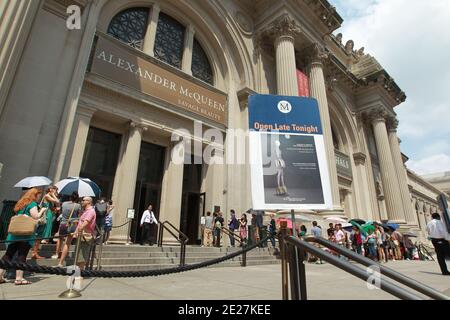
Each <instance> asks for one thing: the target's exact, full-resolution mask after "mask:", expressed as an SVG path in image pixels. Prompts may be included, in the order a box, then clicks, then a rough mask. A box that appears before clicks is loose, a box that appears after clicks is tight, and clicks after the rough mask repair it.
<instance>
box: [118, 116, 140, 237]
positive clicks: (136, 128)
mask: <svg viewBox="0 0 450 320" xmlns="http://www.w3.org/2000/svg"><path fill="white" fill-rule="evenodd" d="M144 130H147V128H146V127H144V126H141V125H139V124H137V123H135V122H131V123H130V128H129V133H128V141H127V143H126V146H125V148H124V153H123V156H122V158H121V160H122V161H121V164H120V166H121V168H122V169H121V172H120V186H119V192H117V193H116V194H115V199H113V201H114V203H115V205H116V207H115V210H114V224H115V225H122V224H124V223H125V222H127V221H128V218H127V209H128V208H133V206H134V193H135V189H136V178H137V173H138V166H139V156H140V150H141V141H142V133H143V131H144ZM136 216H137V213H136ZM127 233H128V228H117V229H112V231H111V239H112V240H115V241H118V240H119V241H126V240H127V237H128V234H127Z"/></svg>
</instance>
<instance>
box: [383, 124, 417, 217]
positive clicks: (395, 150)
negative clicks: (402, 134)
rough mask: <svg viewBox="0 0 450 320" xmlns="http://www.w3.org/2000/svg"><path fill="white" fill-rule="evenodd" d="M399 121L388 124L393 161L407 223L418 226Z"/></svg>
mask: <svg viewBox="0 0 450 320" xmlns="http://www.w3.org/2000/svg"><path fill="white" fill-rule="evenodd" d="M397 126H398V121H397V120H395V119H391V120H390V121H389V122H388V127H389V130H388V132H389V134H388V135H389V144H390V146H391V153H392V160H393V161H394V166H395V172H396V174H397V179H398V184H399V187H400V195H401V198H402V203H403V210H404V214H405V220H406V223H407V224H409V225H414V226H417V225H418V222H417V220H416V215H415V214H414V212H413V207H412V205H411V194H410V192H409V188H408V178H407V176H406V169H405V166H404V165H403V160H402V154H401V151H400V145H399V140H398V137H397Z"/></svg>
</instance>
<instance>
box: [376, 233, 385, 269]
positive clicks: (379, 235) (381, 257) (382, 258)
mask: <svg viewBox="0 0 450 320" xmlns="http://www.w3.org/2000/svg"><path fill="white" fill-rule="evenodd" d="M382 229H383V227H381V226H379V225H375V235H376V237H377V251H378V261H379V262H380V263H383V262H386V256H385V255H384V241H383V238H384V231H383V230H382Z"/></svg>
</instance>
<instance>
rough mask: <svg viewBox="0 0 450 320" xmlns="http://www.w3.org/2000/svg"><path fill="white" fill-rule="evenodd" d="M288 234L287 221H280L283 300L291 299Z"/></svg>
mask: <svg viewBox="0 0 450 320" xmlns="http://www.w3.org/2000/svg"><path fill="white" fill-rule="evenodd" d="M286 236H287V222H286V221H281V223H280V238H279V242H280V254H281V293H282V298H283V300H288V299H289V284H288V265H287V259H286V243H285V241H284V238H285V237H286Z"/></svg>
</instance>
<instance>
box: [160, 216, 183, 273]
mask: <svg viewBox="0 0 450 320" xmlns="http://www.w3.org/2000/svg"><path fill="white" fill-rule="evenodd" d="M166 224H167V225H169V226H170V227H172V229H174V230H175V231H176V232H178V236H177V235H176V234H175V233H173V232H172V230H170V229H169V228H168V227H167V226H166ZM164 229H165V230H167V231H168V232H169V233H170V234H171V235H172V236H173V237H174V238H175V239H176V240H177V241H178V242H179V243H180V246H181V249H180V266H184V265H185V264H186V244H187V242H188V241H189V237H188V236H187V235H185V234H184V233H183V232H181V231H180V230H178V228H176V227H175V226H174V225H173V224H172V223H170V221H167V220H166V221H164V222H161V223H160V224H159V232H158V247H162V246H163V233H164Z"/></svg>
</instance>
